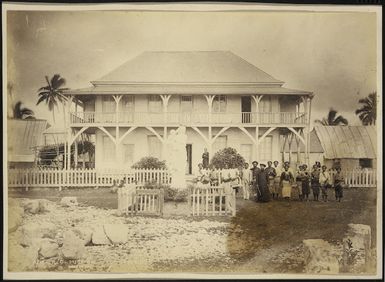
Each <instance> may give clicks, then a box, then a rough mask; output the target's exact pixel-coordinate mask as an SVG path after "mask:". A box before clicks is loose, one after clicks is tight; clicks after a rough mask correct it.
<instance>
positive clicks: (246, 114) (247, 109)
mask: <svg viewBox="0 0 385 282" xmlns="http://www.w3.org/2000/svg"><path fill="white" fill-rule="evenodd" d="M241 110H242V123H250V122H251V97H250V96H242V97H241Z"/></svg>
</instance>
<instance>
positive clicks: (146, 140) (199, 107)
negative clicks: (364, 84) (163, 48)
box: [65, 51, 312, 174]
mask: <svg viewBox="0 0 385 282" xmlns="http://www.w3.org/2000/svg"><path fill="white" fill-rule="evenodd" d="M91 83H92V86H91V87H89V88H86V89H78V90H70V91H67V92H66V93H65V95H66V96H67V97H68V98H70V99H76V100H78V101H79V102H80V103H82V105H83V107H82V109H81V110H77V111H75V112H68V113H67V114H68V118H67V120H68V132H69V134H68V140H69V143H68V146H70V144H71V143H72V142H74V140H75V139H76V138H77V137H78V136H79V134H81V133H82V132H86V133H89V134H95V136H96V138H95V140H96V150H95V167H96V168H104V167H129V166H130V165H131V164H132V163H134V162H135V161H137V160H139V159H140V158H141V157H143V156H155V157H158V158H160V159H163V158H164V157H165V156H164V152H163V148H164V146H163V144H164V142H165V140H166V138H167V135H168V134H169V133H170V130H172V129H176V128H177V127H178V126H180V125H183V126H186V128H187V130H186V133H187V136H188V141H187V146H186V155H185V156H181V158H186V162H187V171H186V173H189V174H190V173H193V172H194V171H195V169H196V167H197V165H198V163H200V162H201V161H202V160H201V155H202V153H203V151H204V148H207V149H208V151H209V152H210V157H211V156H213V154H214V153H215V152H216V151H218V150H219V149H222V148H224V147H226V146H230V147H233V148H235V149H236V150H238V151H239V152H240V153H241V154H242V155H243V156H244V157H245V159H246V160H247V161H249V162H251V161H252V160H258V161H268V160H276V159H277V160H281V148H280V146H281V144H280V135H285V134H288V133H293V134H295V135H296V136H297V137H298V138H299V139H300V140H301V142H303V144H304V145H305V148H308V147H309V144H308V131H309V121H310V109H311V98H312V93H310V92H307V91H300V90H292V89H287V88H284V87H283V84H284V82H282V81H280V80H277V79H275V78H274V77H272V76H271V75H269V74H267V73H265V72H263V71H262V70H260V69H259V68H257V67H256V66H254V65H252V64H250V63H249V62H247V61H245V60H244V59H242V58H240V57H239V56H237V55H235V54H233V53H232V52H229V51H208V52H201V51H199V52H144V53H142V54H141V55H139V56H137V57H135V58H134V59H132V60H129V61H128V62H126V63H124V64H123V65H121V66H120V67H118V68H117V69H115V70H114V71H112V72H110V73H109V74H107V75H105V76H104V77H102V78H100V79H98V80H96V81H92V82H91ZM306 151H307V150H306ZM305 155H307V156H308V154H305ZM303 161H306V160H303Z"/></svg>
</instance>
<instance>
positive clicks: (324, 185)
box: [319, 165, 331, 202]
mask: <svg viewBox="0 0 385 282" xmlns="http://www.w3.org/2000/svg"><path fill="white" fill-rule="evenodd" d="M326 169H327V167H326V165H323V166H322V171H321V173H320V176H319V183H320V185H321V193H322V200H324V202H327V201H328V190H327V189H328V188H329V185H330V182H331V181H330V174H329V172H328V171H327V170H326Z"/></svg>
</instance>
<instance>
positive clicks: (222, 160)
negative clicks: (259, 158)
mask: <svg viewBox="0 0 385 282" xmlns="http://www.w3.org/2000/svg"><path fill="white" fill-rule="evenodd" d="M245 162H246V161H245V159H244V158H243V157H242V156H241V155H240V154H239V153H238V152H237V150H235V149H234V148H231V147H226V148H224V149H222V150H220V151H218V152H216V153H215V154H214V156H213V158H212V159H211V165H213V166H214V167H215V168H217V169H224V168H226V166H227V168H238V167H240V166H244V164H245Z"/></svg>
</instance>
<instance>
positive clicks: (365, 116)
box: [356, 92, 377, 125]
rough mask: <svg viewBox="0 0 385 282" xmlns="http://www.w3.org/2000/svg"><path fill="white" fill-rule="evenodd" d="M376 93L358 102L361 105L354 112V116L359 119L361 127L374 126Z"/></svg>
mask: <svg viewBox="0 0 385 282" xmlns="http://www.w3.org/2000/svg"><path fill="white" fill-rule="evenodd" d="M376 96H377V92H373V93H370V94H369V95H368V97H366V98H364V99H360V100H358V102H359V103H360V104H362V106H361V108H359V109H357V110H356V115H358V117H359V118H360V120H361V121H362V124H363V125H375V124H376V119H377V99H376Z"/></svg>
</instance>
